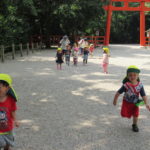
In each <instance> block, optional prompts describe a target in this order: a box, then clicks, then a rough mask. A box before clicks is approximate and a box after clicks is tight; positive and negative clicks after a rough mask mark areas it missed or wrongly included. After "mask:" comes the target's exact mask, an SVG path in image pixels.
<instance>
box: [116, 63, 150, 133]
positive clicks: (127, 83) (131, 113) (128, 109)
mask: <svg viewBox="0 0 150 150" xmlns="http://www.w3.org/2000/svg"><path fill="white" fill-rule="evenodd" d="M139 73H140V70H139V69H138V68H137V67H136V66H129V67H128V69H127V76H126V78H125V79H124V80H123V85H122V87H121V88H120V89H119V90H118V91H117V93H116V95H115V97H114V101H113V104H114V105H116V104H117V100H118V97H119V95H120V94H122V93H123V92H124V93H125V94H124V97H123V102H122V108H121V116H122V117H126V118H131V117H133V124H132V130H133V131H134V132H139V128H138V125H137V122H138V117H139V107H138V106H137V103H138V102H139V95H141V97H142V98H143V100H144V103H145V105H146V108H147V109H148V110H149V111H150V106H149V105H148V102H147V97H146V94H145V91H144V87H143V85H142V83H141V82H140V79H139Z"/></svg>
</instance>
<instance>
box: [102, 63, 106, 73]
mask: <svg viewBox="0 0 150 150" xmlns="http://www.w3.org/2000/svg"><path fill="white" fill-rule="evenodd" d="M102 67H103V72H104V73H105V72H106V64H105V63H103V64H102Z"/></svg>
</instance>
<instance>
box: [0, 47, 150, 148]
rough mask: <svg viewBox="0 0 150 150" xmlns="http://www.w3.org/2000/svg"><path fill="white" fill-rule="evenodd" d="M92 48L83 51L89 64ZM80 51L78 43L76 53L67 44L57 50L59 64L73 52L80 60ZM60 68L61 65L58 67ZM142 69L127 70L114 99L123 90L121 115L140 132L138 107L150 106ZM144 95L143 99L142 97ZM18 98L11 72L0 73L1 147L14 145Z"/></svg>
mask: <svg viewBox="0 0 150 150" xmlns="http://www.w3.org/2000/svg"><path fill="white" fill-rule="evenodd" d="M88 52H89V48H88V47H85V48H84V50H83V63H87V57H88V56H87V55H88ZM78 53H79V47H78V46H77V45H76V44H75V45H74V47H73V52H71V47H70V46H67V51H63V50H62V49H61V48H58V49H57V60H56V62H57V64H60V68H59V69H61V64H62V63H63V57H64V55H65V58H66V61H70V55H71V54H72V55H73V59H74V62H77V58H78ZM108 57H109V49H108V48H107V47H104V48H103V61H102V62H103V63H102V66H103V68H104V72H106V73H107V67H108ZM57 67H59V66H57ZM139 73H140V69H139V68H138V67H136V66H129V67H128V68H127V71H126V76H125V78H124V79H123V81H122V86H121V88H120V89H119V90H118V91H117V92H116V94H115V96H114V100H113V105H114V106H116V105H117V101H118V97H119V96H120V94H122V93H124V96H123V100H122V107H121V116H122V117H126V118H131V117H133V124H132V130H133V131H134V132H139V128H138V118H139V107H140V106H141V105H145V106H146V108H147V109H148V111H150V105H149V104H148V100H147V96H146V93H145V90H144V86H143V84H142V83H141V82H140V77H139ZM139 96H141V97H142V99H140V98H139ZM17 100H18V98H17V96H16V93H15V91H14V89H13V87H12V78H11V77H10V76H9V75H8V74H1V73H0V150H1V149H2V148H3V150H11V147H12V146H14V135H13V129H14V127H15V126H16V127H18V126H19V123H18V121H17V119H16V110H17V106H16V102H17Z"/></svg>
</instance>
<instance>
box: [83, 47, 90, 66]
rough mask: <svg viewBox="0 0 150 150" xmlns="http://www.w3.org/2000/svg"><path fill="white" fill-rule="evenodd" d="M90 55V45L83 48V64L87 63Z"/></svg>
mask: <svg viewBox="0 0 150 150" xmlns="http://www.w3.org/2000/svg"><path fill="white" fill-rule="evenodd" d="M88 55H89V47H88V46H86V47H84V50H83V65H85V64H87V62H88Z"/></svg>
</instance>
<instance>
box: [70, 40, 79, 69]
mask: <svg viewBox="0 0 150 150" xmlns="http://www.w3.org/2000/svg"><path fill="white" fill-rule="evenodd" d="M78 55H79V47H78V43H74V46H73V53H72V56H73V64H74V65H75V66H77V64H78Z"/></svg>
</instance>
